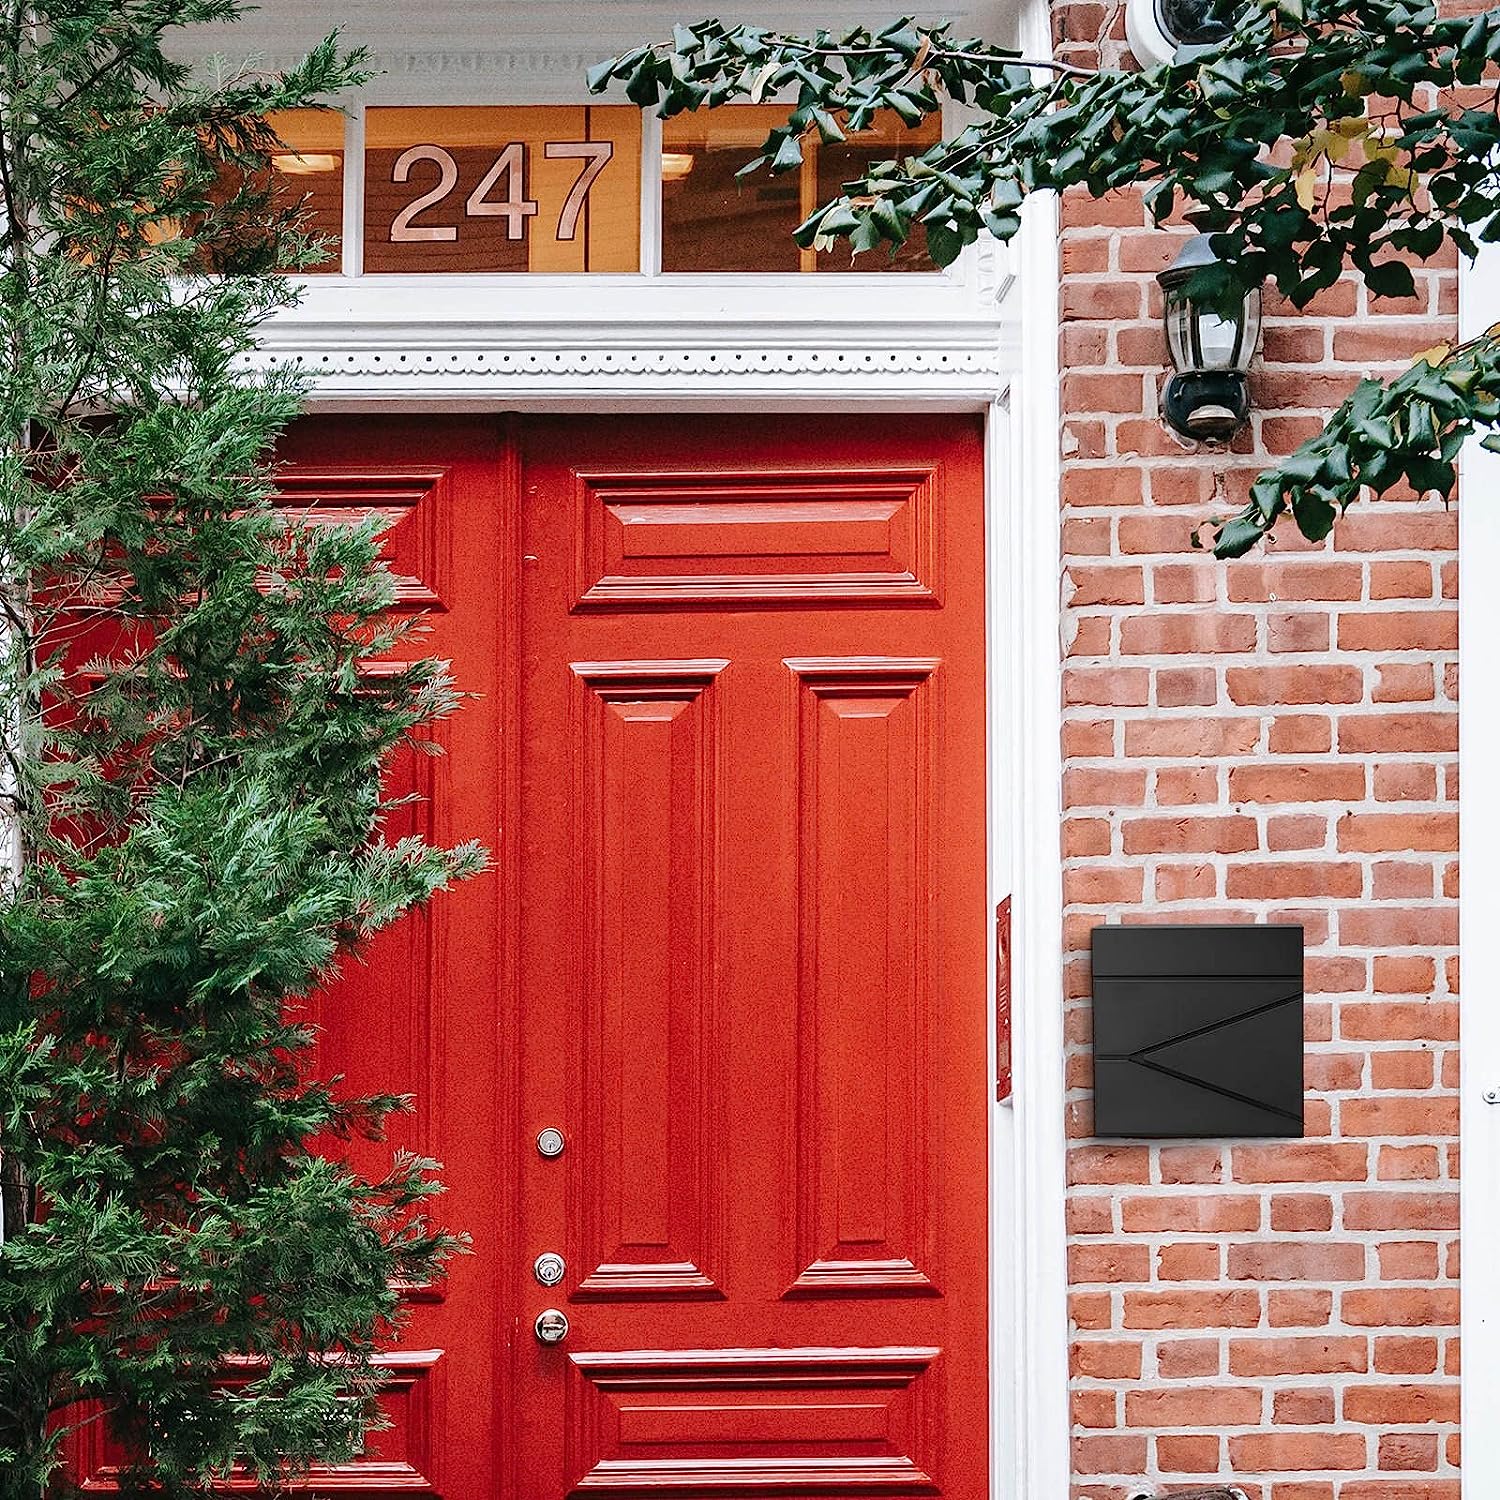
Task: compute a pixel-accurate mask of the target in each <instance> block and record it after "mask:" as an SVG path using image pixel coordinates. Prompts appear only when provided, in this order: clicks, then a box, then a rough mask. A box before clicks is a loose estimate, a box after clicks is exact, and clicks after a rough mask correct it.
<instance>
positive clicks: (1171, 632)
mask: <svg viewBox="0 0 1500 1500" xmlns="http://www.w3.org/2000/svg"><path fill="white" fill-rule="evenodd" d="M1254 645H1255V617H1254V616H1253V615H1229V614H1222V613H1218V612H1215V611H1202V610H1194V611H1193V612H1192V613H1191V614H1162V613H1159V612H1156V613H1152V614H1146V615H1126V616H1125V618H1124V619H1122V620H1121V621H1120V652H1121V654H1122V655H1124V656H1167V655H1180V654H1183V653H1186V652H1193V653H1202V652H1216V651H1248V650H1250V649H1251V647H1253V646H1254ZM1231 675H1232V673H1231ZM1236 701H1238V700H1236Z"/></svg>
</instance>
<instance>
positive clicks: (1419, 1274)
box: [1375, 1240, 1438, 1281]
mask: <svg viewBox="0 0 1500 1500" xmlns="http://www.w3.org/2000/svg"><path fill="white" fill-rule="evenodd" d="M1375 1254H1376V1257H1377V1259H1378V1260H1379V1262H1380V1279H1381V1280H1382V1281H1436V1280H1437V1278H1438V1247H1437V1245H1436V1244H1434V1243H1433V1242H1432V1241H1431V1240H1392V1241H1391V1242H1390V1243H1389V1244H1385V1245H1380V1246H1378V1247H1377V1249H1376V1252H1375Z"/></svg>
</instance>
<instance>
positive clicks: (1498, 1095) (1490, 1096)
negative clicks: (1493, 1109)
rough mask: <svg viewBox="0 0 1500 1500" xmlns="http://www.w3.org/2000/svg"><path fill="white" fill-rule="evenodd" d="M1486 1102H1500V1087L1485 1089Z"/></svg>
mask: <svg viewBox="0 0 1500 1500" xmlns="http://www.w3.org/2000/svg"><path fill="white" fill-rule="evenodd" d="M1484 1102H1485V1103H1486V1104H1500V1089H1486V1090H1485V1091H1484Z"/></svg>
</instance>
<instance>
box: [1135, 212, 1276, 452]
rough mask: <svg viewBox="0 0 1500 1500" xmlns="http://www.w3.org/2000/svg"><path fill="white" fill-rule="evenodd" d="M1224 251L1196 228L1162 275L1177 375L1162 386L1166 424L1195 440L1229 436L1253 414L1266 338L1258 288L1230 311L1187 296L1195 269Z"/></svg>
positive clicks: (1169, 346)
mask: <svg viewBox="0 0 1500 1500" xmlns="http://www.w3.org/2000/svg"><path fill="white" fill-rule="evenodd" d="M1217 261H1218V256H1216V255H1215V254H1214V249H1213V245H1212V244H1211V243H1210V238H1209V236H1208V235H1206V234H1195V235H1194V236H1193V237H1192V239H1190V240H1189V241H1188V242H1187V243H1186V244H1185V245H1184V246H1183V247H1182V249H1181V250H1180V251H1179V252H1178V254H1177V258H1176V260H1174V261H1173V262H1172V264H1171V265H1170V266H1168V267H1167V269H1166V270H1165V271H1163V272H1161V273H1160V275H1158V276H1157V278H1156V279H1157V280H1158V281H1159V282H1160V283H1161V289H1162V294H1163V297H1164V300H1165V303H1166V307H1165V312H1164V314H1163V318H1164V322H1165V325H1166V335H1167V349H1168V352H1169V353H1170V354H1171V356H1172V374H1171V375H1170V376H1169V377H1168V379H1167V384H1166V388H1165V389H1164V390H1163V392H1162V415H1163V417H1164V418H1165V419H1166V422H1167V425H1168V426H1169V427H1170V428H1171V429H1172V430H1173V431H1174V432H1177V433H1180V434H1181V435H1182V436H1183V437H1185V438H1190V439H1191V440H1192V441H1194V442H1228V440H1229V439H1230V438H1232V437H1233V436H1234V434H1235V433H1236V432H1237V431H1238V430H1239V429H1240V428H1241V427H1242V426H1243V425H1244V422H1245V419H1246V418H1247V417H1248V416H1249V415H1250V388H1249V382H1248V380H1247V376H1248V374H1249V371H1250V361H1251V359H1253V358H1254V356H1255V347H1256V345H1257V343H1258V342H1259V341H1260V288H1259V287H1255V288H1252V289H1251V290H1250V291H1248V292H1246V293H1245V297H1244V301H1243V302H1242V303H1240V305H1239V306H1238V307H1237V308H1236V309H1235V310H1234V312H1232V313H1231V314H1230V315H1229V316H1227V317H1226V316H1225V315H1223V314H1222V313H1220V312H1218V311H1216V310H1215V309H1214V308H1213V307H1211V306H1209V305H1206V304H1204V303H1200V302H1198V301H1197V300H1196V299H1195V298H1193V297H1190V296H1189V295H1188V291H1187V288H1188V283H1189V282H1190V281H1191V280H1192V278H1193V273H1194V272H1195V271H1198V270H1201V269H1202V268H1203V267H1204V266H1211V265H1214V264H1215V263H1216V262H1217Z"/></svg>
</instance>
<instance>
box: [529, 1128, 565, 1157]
mask: <svg viewBox="0 0 1500 1500" xmlns="http://www.w3.org/2000/svg"><path fill="white" fill-rule="evenodd" d="M536 1149H537V1150H538V1151H540V1152H541V1153H542V1155H543V1156H561V1155H562V1154H563V1133H562V1131H560V1130H558V1129H557V1128H556V1127H555V1126H552V1125H549V1126H548V1127H547V1128H546V1129H545V1130H544V1131H542V1132H541V1133H540V1134H539V1135H538V1136H537V1138H536Z"/></svg>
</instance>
